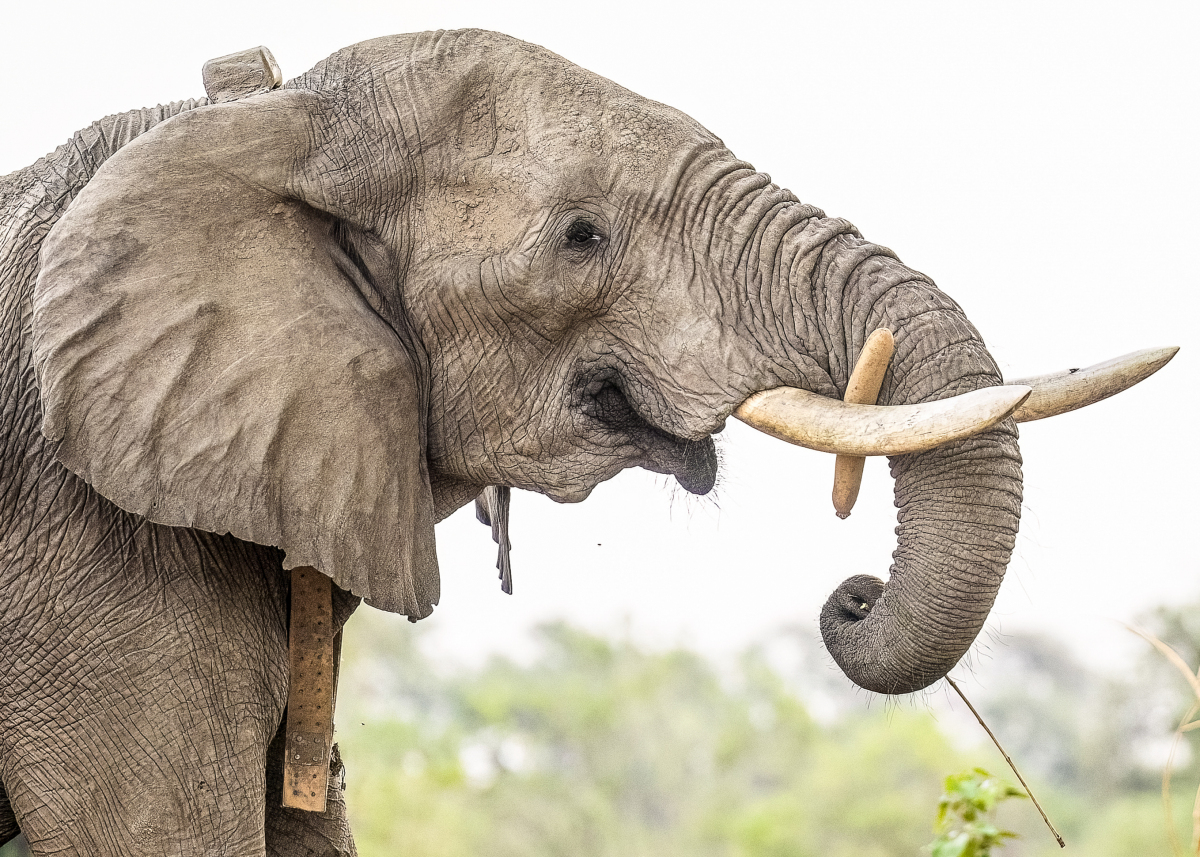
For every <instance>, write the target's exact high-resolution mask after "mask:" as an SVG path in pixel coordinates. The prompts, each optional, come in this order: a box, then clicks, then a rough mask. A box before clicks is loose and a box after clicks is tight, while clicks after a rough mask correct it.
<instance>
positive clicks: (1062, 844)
mask: <svg viewBox="0 0 1200 857" xmlns="http://www.w3.org/2000/svg"><path fill="white" fill-rule="evenodd" d="M946 683H947V684H949V685H950V686H951V687H952V688H954V692H955V693H957V694H958V695H959V696H960V697H961V698H962V701H963V702H965V703H966V704H967V708H969V709H971V713H972V714H974V715H975V719H976V720H978V721H979V725H980V726H982V727H983V731H984V732H986V733H987V734H988V737H989V738H991V739H992V743H993V744H995V745H996V749H997V750H999V751H1000V755H1001V756H1003V757H1004V761H1006V762H1008V766H1009V767H1010V768H1012V772H1013V773H1014V774H1016V775H1017V779H1018V780H1020V781H1021V785H1023V786H1024V787H1025V793H1026V794H1027V795H1029V799H1030V800H1031V801H1033V805H1034V806H1035V807H1037V811H1038V812H1039V813H1041V816H1042V821H1044V822H1046V827H1048V828H1050V832H1051V833H1052V834H1054V838H1055V839H1056V840H1058V847H1059V848H1066V847H1067V843H1066V842H1065V841H1064V840H1063V838H1062V836H1060V835H1059V832H1058V831H1057V830H1055V829H1054V825H1053V824H1051V823H1050V816H1048V815H1046V810H1044V809H1042V805H1041V804H1040V803H1038V799H1037V795H1035V794H1034V793H1033V789H1031V788H1030V787H1029V783H1027V782H1025V778H1024V777H1023V776H1021V772H1020V771H1018V770H1017V765H1016V763H1015V762H1014V761H1013V760H1012V757H1011V756H1009V755H1008V753H1007V752H1005V750H1004V748H1003V747H1002V746H1000V739H999V738H997V737H996V734H995V733H994V732H992V730H991V729H989V728H988V725H987V724H986V723H984V722H983V717H981V716H980V714H979V712H978V711H976V710H975V706H974V705H972V704H971V700H969V699H967V695H966V694H965V693H963V692H962V689H961V688H960V687H959V686H958V685H957V684H955V683H954V679H952V678H950V676H946Z"/></svg>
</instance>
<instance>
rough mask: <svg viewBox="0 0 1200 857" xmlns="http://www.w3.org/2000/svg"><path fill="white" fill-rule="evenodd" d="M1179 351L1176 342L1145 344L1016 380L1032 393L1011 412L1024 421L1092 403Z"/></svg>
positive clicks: (1125, 386) (1139, 379)
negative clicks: (1099, 360)
mask: <svg viewBox="0 0 1200 857" xmlns="http://www.w3.org/2000/svg"><path fill="white" fill-rule="evenodd" d="M1178 353H1179V346H1177V345H1170V346H1167V347H1165V348H1144V349H1142V350H1141V351H1134V352H1132V353H1130V354H1125V355H1122V356H1121V357H1115V358H1113V359H1112V360H1106V361H1104V362H1103V363H1097V364H1096V365H1094V366H1088V367H1087V368H1086V369H1067V370H1066V371H1063V372H1052V373H1050V374H1048V375H1037V376H1034V377H1032V378H1022V379H1020V380H1018V381H1016V382H1015V383H1016V384H1026V385H1028V386H1030V387H1033V389H1034V394H1033V396H1031V397H1030V399H1029V400H1028V401H1027V402H1026V403H1025V404H1024V405H1022V406H1021V407H1020V408H1018V409H1017V412H1016V413H1015V414H1014V416H1015V417H1016V420H1017V422H1019V423H1026V422H1032V421H1033V420H1042V419H1045V418H1046V417H1055V416H1058V415H1059V414H1065V413H1069V412H1070V411H1074V410H1078V409H1079V408H1083V407H1087V406H1088V405H1093V404H1095V403H1096V402H1099V401H1102V400H1104V399H1107V398H1108V397H1110V396H1115V395H1116V394H1117V393H1120V392H1122V391H1124V390H1128V389H1129V388H1130V387H1132V386H1133V385H1135V384H1138V383H1140V382H1142V381H1144V380H1146V379H1147V378H1149V377H1150V376H1151V375H1153V374H1154V373H1155V372H1157V371H1158V370H1159V369H1161V368H1162V367H1164V366H1166V365H1167V364H1168V363H1170V362H1171V360H1172V358H1174V357H1175V355H1176V354H1178Z"/></svg>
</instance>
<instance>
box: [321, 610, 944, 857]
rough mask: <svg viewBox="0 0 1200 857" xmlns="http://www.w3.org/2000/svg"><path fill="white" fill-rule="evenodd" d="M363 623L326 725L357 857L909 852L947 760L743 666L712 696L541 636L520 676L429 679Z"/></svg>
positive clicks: (918, 720)
mask: <svg viewBox="0 0 1200 857" xmlns="http://www.w3.org/2000/svg"><path fill="white" fill-rule="evenodd" d="M356 621H357V620H356ZM370 622H371V619H368V620H367V623H364V624H368V623H370ZM376 622H377V623H378V624H377V625H376V626H375V627H366V628H361V627H360V628H358V629H356V630H357V634H356V635H355V637H354V640H355V642H354V644H353V647H354V648H355V651H353V652H350V651H349V647H348V652H347V654H348V660H349V659H350V658H353V659H355V662H356V663H364V664H370V666H369V667H368V669H367V670H366V671H365V672H361V673H360V672H357V671H354V674H350V673H351V671H350V670H348V674H347V677H346V679H345V681H346V682H347V684H346V685H343V686H344V687H347V688H350V687H354V688H356V690H361V691H362V693H361V695H359V694H356V693H355V692H350V693H346V694H345V695H344V696H343V698H344V699H347V700H349V699H353V698H355V696H358V698H359V700H360V704H361V705H363V707H362V708H360V709H359V710H358V711H357V712H355V713H351V712H350V711H346V713H345V714H344V715H339V730H338V737H339V741H340V742H341V746H342V749H343V754H344V756H346V757H348V758H350V759H354V760H355V761H354V763H353V765H352V767H351V768H350V770H349V774H348V786H347V788H348V791H349V794H348V795H347V798H348V801H349V802H350V805H351V806H352V807H353V812H354V816H353V819H352V823H353V826H354V830H355V836H356V839H357V841H358V847H359V851H360V853H361V854H363V855H364V857H367V855H372V854H393V853H405V852H409V853H419V854H430V855H439V857H442V855H444V857H450V855H473V857H474V856H475V855H478V857H509V855H512V857H515V855H563V854H572V855H574V854H588V855H614V857H615V855H661V857H669V855H745V857H783V855H810V854H811V855H823V857H838V855H847V857H849V855H880V857H883V855H892V854H906V855H911V854H915V853H917V852H918V850H919V849H920V847H921V846H922V845H923V844H924V843H926V842H928V841H929V838H930V827H929V825H930V819H931V818H932V813H933V809H934V807H935V806H936V803H937V799H938V795H939V793H940V789H939V785H940V782H941V778H942V776H943V774H944V772H945V771H946V770H948V769H955V768H958V767H962V764H963V763H964V761H965V757H964V756H962V755H961V754H960V753H958V752H957V751H955V750H954V749H953V748H952V747H951V746H950V744H949V742H948V741H947V739H946V738H945V737H944V736H943V735H942V734H941V733H940V732H939V731H938V728H937V725H936V724H935V723H934V722H933V720H932V719H931V718H930V717H929V716H928V715H927V714H925V713H924V712H913V711H904V710H899V709H895V710H892V711H890V712H887V713H886V715H884V713H883V712H881V711H876V712H875V713H870V712H864V713H859V714H855V715H852V716H848V717H845V718H843V719H842V720H841V721H840V722H838V723H836V724H834V725H828V726H822V725H819V724H818V723H817V722H815V721H814V720H813V718H812V717H811V716H810V714H809V713H808V711H807V710H806V708H805V706H804V705H803V704H802V703H801V701H800V700H799V699H798V698H797V697H796V696H795V695H794V694H793V693H791V692H790V691H789V690H788V689H787V688H786V687H785V685H784V682H783V681H782V679H781V678H780V676H779V675H778V674H777V673H776V672H775V671H774V670H773V669H771V668H770V667H769V666H768V665H767V663H766V661H765V659H764V658H763V657H762V655H761V654H760V653H750V654H748V655H746V656H745V657H744V658H743V659H742V661H741V663H740V664H739V665H738V668H737V671H736V672H737V674H736V676H735V677H734V682H733V684H734V685H735V686H730V683H729V682H727V681H723V680H722V677H721V676H719V675H718V673H717V671H716V670H715V669H714V667H713V666H712V665H711V664H709V663H706V662H705V661H704V660H702V659H701V658H700V657H698V656H697V655H695V654H693V653H689V652H685V651H670V652H663V653H650V652H646V651H643V650H641V649H639V648H637V647H636V646H634V645H632V644H630V643H628V642H610V641H606V640H603V639H600V638H598V637H595V636H591V635H589V634H586V633H584V632H582V631H579V630H576V629H572V628H569V627H566V626H563V625H550V626H546V627H544V628H542V629H541V631H540V635H539V636H540V655H539V656H538V658H537V659H536V660H535V661H534V662H533V663H532V664H529V665H527V666H519V665H517V664H515V663H513V662H511V661H508V660H505V659H495V660H493V661H491V662H490V663H489V664H487V665H486V666H485V667H483V668H482V669H479V670H476V671H467V672H462V673H459V674H457V675H456V676H453V677H446V678H445V679H443V680H441V681H440V682H439V681H438V679H437V675H438V673H437V672H436V671H434V670H432V669H431V668H430V665H429V664H428V663H427V662H425V661H424V660H423V659H422V658H421V657H420V655H419V650H418V649H417V647H416V646H414V645H411V644H409V645H401V646H397V645H396V642H395V635H396V633H397V632H406V631H407V629H402V628H400V627H398V626H395V625H392V624H390V623H387V624H385V623H382V622H378V620H377V619H376ZM408 633H411V632H408ZM380 669H383V670H384V671H385V676H384V677H383V678H382V680H381V676H380V675H379V672H378V671H379V670H380ZM410 681H411V685H410V684H409V682H410ZM383 689H385V690H383ZM389 710H390V711H392V712H395V713H394V714H389V713H388V712H389ZM881 715H882V718H881ZM881 723H886V728H882V729H881V728H879V727H880V724H881Z"/></svg>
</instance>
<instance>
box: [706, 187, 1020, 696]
mask: <svg viewBox="0 0 1200 857" xmlns="http://www.w3.org/2000/svg"><path fill="white" fill-rule="evenodd" d="M756 179H757V180H758V181H760V182H762V181H763V179H762V178H761V177H757V176H748V175H745V174H743V175H742V176H741V177H740V178H739V179H738V181H739V182H740V183H741V188H742V189H743V190H744V198H745V199H747V200H749V201H748V202H746V203H745V204H744V205H742V206H741V207H740V211H741V212H743V214H742V219H741V224H747V225H746V226H744V227H742V228H741V229H740V230H739V229H738V228H734V229H732V230H731V231H732V232H733V233H734V234H737V235H741V236H743V237H742V238H741V240H740V241H739V242H738V243H737V247H738V248H739V252H738V253H737V254H736V258H737V259H738V269H737V270H736V271H735V273H734V275H733V281H734V282H737V283H739V284H742V285H741V287H740V288H739V289H737V290H736V291H737V296H738V299H739V301H740V302H741V306H740V307H739V310H738V311H739V313H740V318H741V319H742V322H743V324H744V325H745V328H746V329H747V330H748V333H747V334H746V336H745V337H744V338H743V339H742V340H741V341H742V342H746V343H751V344H749V345H747V346H746V347H745V348H744V349H743V351H742V353H745V354H749V353H754V354H757V355H761V357H760V358H758V360H757V361H756V359H755V358H754V357H750V358H746V359H741V360H740V362H738V360H739V358H738V355H737V352H736V351H735V350H734V349H725V352H724V353H725V355H726V357H725V359H726V363H727V364H729V363H735V364H736V369H735V371H733V372H731V373H729V374H728V375H726V377H728V378H731V379H733V382H732V383H731V386H732V387H733V388H735V389H739V390H740V391H744V392H739V395H740V396H745V395H746V394H755V393H758V392H759V391H761V390H766V389H771V388H772V387H775V386H778V385H788V386H793V387H799V388H801V389H804V390H809V391H812V392H814V393H818V394H820V395H822V396H826V397H831V398H841V397H842V396H843V395H844V393H845V390H846V387H847V383H848V381H849V377H850V374H851V369H852V368H853V366H854V363H855V361H856V359H857V357H858V355H859V354H860V353H861V351H862V348H863V343H864V342H865V340H866V338H867V336H868V335H869V334H870V333H871V332H872V331H873V330H875V329H876V328H880V327H887V328H889V329H891V330H892V331H893V333H894V334H895V342H896V351H895V355H894V357H893V359H892V363H891V367H890V369H889V370H888V372H887V374H886V376H885V378H884V382H883V388H882V390H881V392H880V396H879V400H878V401H879V404H880V405H916V404H921V403H926V402H932V401H935V400H941V399H946V398H949V397H951V396H957V395H959V394H963V393H969V392H971V391H974V390H979V389H982V388H985V387H994V386H997V385H999V384H1001V383H1002V378H1001V376H1000V372H999V369H998V368H997V366H996V364H995V362H994V361H993V359H992V357H991V355H989V354H988V352H987V350H986V348H985V347H984V344H983V341H982V339H981V337H980V336H979V333H978V331H976V330H975V328H974V327H973V326H972V325H971V323H970V322H969V321H968V320H967V319H966V317H965V315H964V314H963V312H962V310H961V308H960V307H959V306H958V305H957V304H956V303H955V302H954V301H953V300H951V299H950V298H949V297H947V296H946V295H945V294H944V293H942V292H941V291H940V290H939V289H938V288H937V287H936V286H935V285H934V284H933V283H932V282H931V281H930V280H929V279H928V278H926V277H924V276H923V275H921V274H919V273H917V272H915V271H913V270H911V269H910V268H907V267H905V266H904V265H903V264H901V263H900V261H899V260H897V259H896V258H895V256H894V255H893V254H892V253H891V252H890V251H889V250H887V249H886V248H883V247H880V246H878V245H875V244H872V243H870V242H868V241H865V240H863V239H862V238H861V237H860V236H859V235H858V233H857V231H856V230H854V227H853V226H851V225H850V224H848V223H846V222H845V221H840V220H836V219H833V218H827V217H825V216H824V215H823V213H822V212H820V211H819V210H816V209H813V208H811V207H808V206H804V205H800V204H797V203H796V202H795V201H794V198H791V197H790V196H789V195H787V194H786V192H783V191H779V190H778V189H777V188H775V187H774V186H773V185H769V184H766V183H764V184H761V185H759V186H758V187H755V186H754V184H753V182H754V181H755V180H756ZM730 184H731V185H732V184H733V182H732V180H731V181H730ZM739 226H740V224H739ZM746 248H752V249H750V251H749V252H747V250H746ZM731 255H733V254H731ZM730 353H734V354H735V358H734V359H733V360H730V358H729V357H728V355H729V354H730ZM781 367H786V368H781ZM747 379H751V383H754V384H755V385H756V386H755V387H753V388H750V389H747V388H746V387H745V386H741V385H740V384H739V382H741V384H744V383H746V381H747ZM960 436H961V435H960ZM891 467H892V475H893V477H894V479H895V503H896V506H897V508H898V510H899V527H898V528H897V531H896V532H897V535H898V537H899V543H898V546H897V548H896V551H895V553H894V554H893V560H894V562H893V565H892V567H891V575H890V579H889V580H888V582H887V583H884V582H883V581H881V580H879V579H877V578H875V577H869V576H864V575H858V576H854V577H851V578H849V579H848V580H846V581H845V582H843V583H842V584H841V585H840V586H838V588H837V589H836V591H835V592H834V593H833V595H832V596H831V597H830V598H829V600H828V602H827V603H826V605H825V607H824V609H823V611H822V614H821V631H822V635H823V637H824V640H825V644H826V646H827V648H828V650H829V652H830V654H831V655H832V656H833V658H834V660H835V661H837V663H838V665H839V666H840V667H841V668H842V670H843V671H844V672H845V673H846V675H847V676H848V677H849V678H850V679H851V680H852V681H854V682H855V683H857V684H858V685H860V686H862V687H864V688H866V689H868V690H872V691H876V692H880V693H907V692H912V691H915V690H919V689H921V688H924V687H927V686H928V685H930V684H932V683H933V682H935V681H937V680H938V679H940V678H942V677H943V676H945V674H946V673H947V671H948V670H950V669H951V668H952V667H953V666H954V665H955V664H956V663H957V662H958V660H959V659H960V658H961V657H962V656H963V654H964V653H965V652H966V651H967V649H968V648H969V647H970V645H971V643H972V642H973V641H974V640H975V637H976V635H977V634H978V633H979V631H980V629H981V628H982V626H983V623H984V621H985V619H986V618H987V615H988V611H989V610H990V608H991V606H992V604H993V602H994V601H995V598H996V594H997V591H998V590H999V587H1000V582H1001V580H1002V579H1003V577H1004V572H1005V568H1006V566H1007V564H1008V560H1009V556H1010V554H1011V552H1012V548H1013V544H1014V542H1015V539H1016V533H1017V526H1018V520H1019V516H1020V509H1021V459H1020V453H1019V451H1018V448H1017V431H1016V424H1015V423H1014V422H1013V420H1012V419H1011V418H1009V419H1005V420H1003V421H1002V422H1000V423H997V424H995V425H994V427H992V428H990V429H988V430H987V431H984V432H983V433H981V434H976V435H974V436H971V437H966V438H965V439H961V440H955V441H952V442H950V443H946V444H944V445H942V446H938V447H935V448H934V449H929V450H926V451H923V452H913V453H909V454H905V455H897V456H894V457H893V458H892V459H891Z"/></svg>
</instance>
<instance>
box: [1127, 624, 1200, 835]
mask: <svg viewBox="0 0 1200 857" xmlns="http://www.w3.org/2000/svg"><path fill="white" fill-rule="evenodd" d="M1121 624H1122V625H1125V623H1124V622H1122V623H1121ZM1125 628H1126V629H1127V630H1129V631H1132V632H1133V633H1134V634H1137V635H1138V636H1139V637H1141V638H1142V639H1143V640H1145V641H1146V642H1147V643H1149V644H1150V645H1152V646H1154V648H1156V649H1158V651H1159V654H1161V655H1162V656H1163V657H1164V658H1166V659H1167V663H1169V664H1171V665H1172V666H1173V667H1175V669H1177V670H1178V671H1179V674H1180V675H1181V676H1183V678H1184V680H1185V681H1186V682H1187V683H1188V687H1190V688H1191V689H1192V695H1193V696H1195V697H1196V701H1195V702H1194V703H1192V707H1191V708H1189V709H1188V710H1187V712H1186V713H1185V714H1184V715H1183V717H1182V718H1180V720H1179V726H1177V727H1176V728H1175V736H1174V738H1172V740H1171V751H1170V752H1169V753H1168V754H1167V764H1166V766H1165V767H1163V777H1162V799H1163V814H1164V815H1165V816H1166V820H1167V836H1168V838H1169V839H1170V841H1171V851H1172V852H1173V853H1174V854H1175V855H1176V857H1183V854H1184V852H1183V846H1182V845H1181V844H1180V842H1179V837H1178V836H1176V835H1175V819H1174V817H1173V815H1172V813H1171V769H1172V767H1173V766H1174V764H1175V751H1176V750H1177V749H1178V748H1179V742H1180V741H1181V740H1182V739H1183V733H1184V732H1191V731H1192V730H1193V729H1200V720H1192V718H1193V717H1195V716H1196V713H1197V712H1198V711H1200V669H1197V670H1196V672H1192V668H1191V667H1189V666H1188V665H1187V662H1186V661H1184V659H1183V658H1181V657H1180V656H1179V653H1178V652H1177V651H1175V650H1174V649H1172V648H1171V647H1170V646H1168V645H1167V644H1166V643H1164V642H1163V641H1162V640H1160V639H1158V637H1156V636H1154V635H1153V634H1151V633H1150V632H1149V631H1143V630H1142V629H1141V628H1135V627H1133V626H1132V625H1125ZM1191 853H1192V854H1193V855H1197V857H1200V788H1197V790H1196V799H1195V801H1193V802H1192V852H1191Z"/></svg>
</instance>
